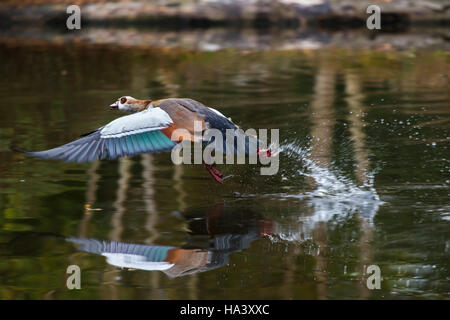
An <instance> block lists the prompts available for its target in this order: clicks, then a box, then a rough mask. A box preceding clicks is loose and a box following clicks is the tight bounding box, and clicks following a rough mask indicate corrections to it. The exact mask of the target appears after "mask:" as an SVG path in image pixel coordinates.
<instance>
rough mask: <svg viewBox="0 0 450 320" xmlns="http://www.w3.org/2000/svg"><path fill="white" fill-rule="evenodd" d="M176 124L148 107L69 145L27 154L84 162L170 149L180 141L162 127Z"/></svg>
mask: <svg viewBox="0 0 450 320" xmlns="http://www.w3.org/2000/svg"><path fill="white" fill-rule="evenodd" d="M172 123H173V121H172V119H171V118H170V116H169V115H168V114H167V113H166V112H165V111H164V110H162V109H160V108H152V109H146V110H144V111H141V112H138V113H134V114H131V115H128V116H124V117H121V118H118V119H116V120H114V121H112V122H110V123H108V124H107V125H106V126H104V127H102V128H99V129H97V130H95V131H93V132H91V133H89V134H87V135H86V136H84V137H82V138H80V139H78V140H75V141H72V142H69V143H67V144H65V145H62V146H59V147H57V148H54V149H50V150H45V151H38V152H26V154H28V155H30V156H33V157H38V158H43V159H58V160H64V161H66V162H84V161H94V160H96V159H110V160H111V159H116V158H118V157H124V156H133V155H136V154H141V153H156V152H163V151H170V150H171V149H172V148H173V147H174V146H175V144H176V143H175V142H173V141H172V140H170V139H169V138H168V137H167V136H166V135H164V134H163V133H162V132H161V131H160V130H161V129H165V128H167V127H168V126H169V125H171V124H172Z"/></svg>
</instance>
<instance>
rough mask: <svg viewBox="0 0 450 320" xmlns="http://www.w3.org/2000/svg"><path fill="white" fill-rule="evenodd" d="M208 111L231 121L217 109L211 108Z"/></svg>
mask: <svg viewBox="0 0 450 320" xmlns="http://www.w3.org/2000/svg"><path fill="white" fill-rule="evenodd" d="M208 109H209V110H211V111H212V112H214V113H216V114H218V115H219V116H221V117H224V118H226V119H228V120H230V121H231V118H228V117H226V116H225V115H224V114H223V113H222V112H220V111H219V110H216V109H214V108H210V107H208ZM231 122H232V121H231Z"/></svg>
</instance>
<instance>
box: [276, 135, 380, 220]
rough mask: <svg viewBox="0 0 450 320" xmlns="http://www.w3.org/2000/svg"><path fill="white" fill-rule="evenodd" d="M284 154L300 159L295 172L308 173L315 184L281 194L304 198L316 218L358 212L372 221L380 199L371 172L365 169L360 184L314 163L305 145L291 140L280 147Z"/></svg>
mask: <svg viewBox="0 0 450 320" xmlns="http://www.w3.org/2000/svg"><path fill="white" fill-rule="evenodd" d="M280 152H283V153H284V154H285V155H286V156H287V157H289V158H291V159H293V160H296V161H301V162H302V164H303V165H302V167H301V168H298V170H297V172H296V173H295V174H298V175H303V176H308V177H311V178H312V179H313V180H314V181H315V183H316V188H315V189H314V190H313V191H310V192H306V193H303V194H284V197H289V198H298V199H302V200H307V201H308V203H309V204H310V205H311V206H314V211H315V214H314V217H315V219H317V221H328V220H330V219H331V218H332V217H334V216H335V215H348V214H349V213H356V212H357V213H358V214H359V215H360V217H363V218H365V219H368V220H369V221H370V222H372V219H373V217H374V216H375V214H376V212H377V211H378V208H379V206H380V205H382V204H383V201H381V200H380V197H379V196H378V194H377V191H376V189H375V187H374V172H368V173H367V174H366V179H365V181H364V183H363V184H362V185H361V186H357V185H356V184H355V183H354V182H353V181H352V180H351V179H349V178H347V177H344V176H342V175H340V174H339V173H336V172H333V171H331V170H330V169H328V168H326V167H322V166H320V165H318V164H317V163H316V162H315V161H314V160H312V159H311V150H310V149H309V148H304V147H299V146H297V145H295V144H294V143H289V144H285V145H283V146H282V147H281V148H280Z"/></svg>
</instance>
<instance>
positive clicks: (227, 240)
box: [66, 205, 270, 277]
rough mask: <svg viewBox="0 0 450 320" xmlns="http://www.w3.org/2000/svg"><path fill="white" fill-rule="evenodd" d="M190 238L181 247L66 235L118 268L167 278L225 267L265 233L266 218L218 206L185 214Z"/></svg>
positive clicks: (70, 240) (73, 241)
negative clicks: (201, 214)
mask: <svg viewBox="0 0 450 320" xmlns="http://www.w3.org/2000/svg"><path fill="white" fill-rule="evenodd" d="M184 217H185V218H186V219H187V220H188V223H189V229H190V230H191V237H190V239H189V240H188V242H187V243H186V245H184V246H183V247H173V246H161V245H141V244H133V243H125V242H117V241H103V240H96V239H86V238H74V237H72V238H66V241H68V242H72V243H74V244H76V245H77V246H78V248H79V250H81V251H84V252H89V253H94V254H98V255H102V256H104V257H106V262H107V263H109V264H111V265H114V266H117V267H121V268H129V269H139V270H160V271H162V272H164V273H165V274H167V275H168V276H169V277H180V276H184V275H188V274H192V273H198V272H204V271H208V270H212V269H216V268H220V267H222V266H225V265H226V264H227V263H228V257H229V255H230V254H231V253H233V252H238V251H241V250H243V249H247V248H249V247H250V244H251V242H252V241H254V240H256V239H259V238H260V237H261V236H262V235H265V234H267V233H268V231H267V230H269V228H270V227H269V228H268V227H267V225H268V224H267V221H266V220H263V219H259V218H258V216H257V215H256V214H255V213H253V212H251V211H248V210H245V209H243V210H239V211H238V210H236V208H227V207H225V208H224V207H223V205H217V206H215V207H213V208H211V209H210V210H209V211H208V212H207V216H206V219H198V217H199V216H198V214H197V212H194V213H192V212H190V213H189V212H188V213H187V214H185V215H184ZM205 236H207V237H205Z"/></svg>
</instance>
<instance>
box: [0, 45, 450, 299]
mask: <svg viewBox="0 0 450 320" xmlns="http://www.w3.org/2000/svg"><path fill="white" fill-rule="evenodd" d="M0 61H1V63H0V101H1V103H0V113H1V118H0V298H1V299H43V298H46V299H62V298H70V299H72V298H77V299H229V298H233V299H241V298H242V299H244V298H245V299H324V298H329V299H349V298H362V299H387V298H389V299H405V298H427V299H428V298H430V299H448V298H449V297H450V282H449V280H450V270H449V268H450V257H449V254H450V232H449V226H450V200H449V199H450V197H449V193H450V152H449V141H450V91H449V87H450V84H449V75H450V55H449V52H446V51H442V50H431V49H430V50H427V49H421V50H410V51H402V52H396V51H392V50H389V51H369V50H354V51H352V50H349V49H345V50H344V49H322V50H311V51H308V50H306V51H294V50H293V51H272V50H266V51H245V50H235V49H226V50H219V51H215V52H202V51H195V50H194V51H191V50H182V49H173V50H164V49H155V50H147V49H137V48H134V49H133V48H120V47H116V48H108V47H96V46H80V47H78V46H73V45H65V46H58V45H51V46H42V45H36V46H34V45H29V46H22V45H18V46H16V45H15V46H1V47H0ZM122 95H131V96H134V97H136V98H149V97H151V98H153V99H157V98H164V97H175V96H176V97H190V98H193V99H196V100H199V101H201V102H203V103H204V104H207V105H209V106H212V107H216V108H217V109H219V110H220V111H222V112H223V113H225V114H226V115H227V116H230V117H232V118H233V120H234V121H235V122H236V123H237V124H239V125H240V126H242V127H243V128H245V129H246V128H256V129H259V128H278V129H280V144H281V153H280V170H279V172H278V174H277V175H275V176H261V175H260V174H259V167H258V166H255V165H236V166H225V165H223V166H221V170H222V171H223V172H224V174H225V175H226V176H229V177H228V178H227V179H226V180H225V183H224V184H223V185H219V184H217V183H215V182H214V181H213V180H212V179H211V178H210V177H209V175H208V174H207V172H206V171H205V170H204V169H203V166H201V165H183V166H174V165H172V163H171V160H170V154H157V155H144V156H137V157H134V158H130V159H122V160H119V161H102V162H95V163H93V164H65V163H59V162H49V161H45V160H39V159H30V158H26V157H24V156H23V155H22V154H18V153H13V152H11V151H10V149H9V147H10V145H11V144H15V145H19V146H20V147H22V148H24V149H28V150H41V149H48V148H51V147H54V146H57V145H60V144H63V143H66V142H68V141H71V140H73V139H75V138H77V137H78V136H79V135H80V134H82V133H85V132H88V131H91V130H92V129H95V128H97V127H100V126H102V125H104V124H105V123H107V122H108V121H110V120H112V119H114V118H116V117H118V116H119V114H118V113H115V112H113V111H110V110H109V108H108V106H109V104H111V103H112V102H114V101H115V100H116V99H117V98H118V97H120V96H122ZM89 208H90V209H94V210H89ZM88 239H90V240H88ZM102 241H104V242H102ZM117 242H119V243H123V244H117ZM77 243H78V244H77ZM132 244H135V246H133V245H132ZM138 245H143V246H148V247H139V246H138ZM108 246H109V247H110V246H115V247H117V248H119V247H120V248H122V250H123V251H124V252H128V253H129V254H130V253H132V252H135V251H133V250H132V249H130V248H134V250H138V249H139V250H141V251H143V252H144V251H145V250H147V251H146V252H149V251H148V250H150V249H151V248H159V250H174V249H176V250H175V251H176V252H177V253H178V255H179V259H178V260H177V261H178V262H177V263H176V264H175V265H174V266H171V267H170V268H168V269H167V268H166V269H165V270H162V271H160V270H147V269H155V268H156V267H155V266H156V264H154V265H151V264H149V263H145V261H142V260H139V258H136V256H132V255H128V256H122V257H121V256H119V255H111V254H105V253H103V255H102V248H106V247H108ZM156 246H159V247H156ZM127 250H130V251H127ZM144 260H145V259H144ZM127 263H128V266H131V265H134V266H135V267H133V268H131V267H130V268H120V267H118V265H122V266H123V265H125V264H127ZM73 264H75V265H78V266H79V267H80V268H81V290H68V289H67V288H66V278H67V276H68V275H67V274H66V269H67V267H68V266H69V265H73ZM369 265H378V266H379V267H380V270H381V276H382V281H381V289H379V290H377V289H374V290H369V289H368V288H367V286H366V280H367V274H365V273H364V270H365V267H366V266H369ZM159 266H161V265H159Z"/></svg>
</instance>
